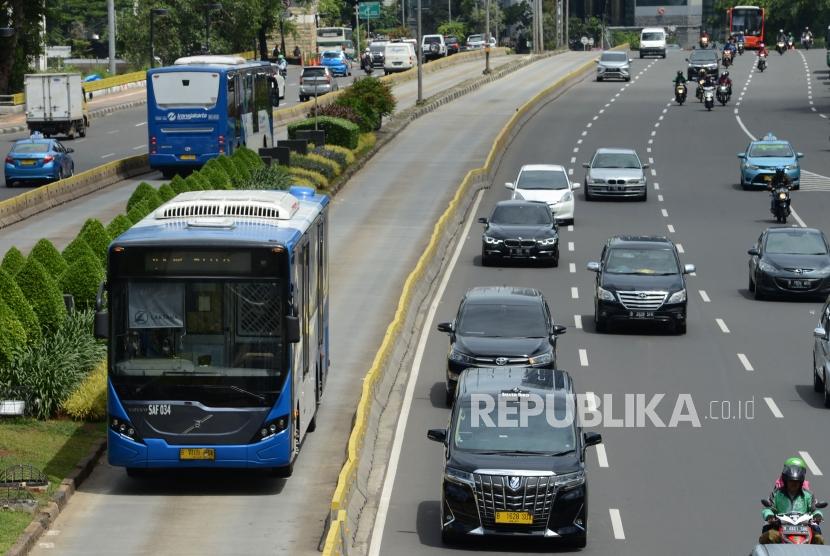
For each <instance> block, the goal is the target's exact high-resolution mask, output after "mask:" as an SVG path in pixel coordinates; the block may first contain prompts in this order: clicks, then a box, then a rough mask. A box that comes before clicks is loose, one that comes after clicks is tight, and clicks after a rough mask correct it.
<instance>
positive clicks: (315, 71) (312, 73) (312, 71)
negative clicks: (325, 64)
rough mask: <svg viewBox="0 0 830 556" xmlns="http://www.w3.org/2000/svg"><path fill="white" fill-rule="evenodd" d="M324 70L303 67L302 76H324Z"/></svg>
mask: <svg viewBox="0 0 830 556" xmlns="http://www.w3.org/2000/svg"><path fill="white" fill-rule="evenodd" d="M325 76H326V70H325V69H323V68H305V69H304V70H303V78H306V77H325Z"/></svg>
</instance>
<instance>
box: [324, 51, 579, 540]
mask: <svg viewBox="0 0 830 556" xmlns="http://www.w3.org/2000/svg"><path fill="white" fill-rule="evenodd" d="M593 67H594V61H593V60H592V61H590V62H588V63H586V64H583V65H582V66H580V67H579V68H577V69H576V70H574V71H572V72H570V73H569V74H567V75H566V76H564V77H563V78H562V79H559V80H558V81H557V82H555V83H553V84H552V85H551V86H549V87H547V88H546V89H544V90H543V91H541V92H539V93H538V94H537V95H535V96H534V97H533V98H532V99H530V100H529V101H528V102H526V103H525V104H524V105H522V106H521V107H520V108H519V109H518V110H517V111H516V113H515V114H514V115H513V116H512V117H511V119H510V120H509V121H508V123H507V124H506V125H505V126H504V127H503V128H502V130H501V131H500V133H499V134H498V136H497V137H496V139H495V141H494V142H493V146H492V147H491V149H490V152H489V154H488V156H487V158H486V161H485V163H484V165H483V166H482V167H480V168H476V169H474V170H471V171H469V172H468V173H467V174H466V176H465V177H464V179H463V180H462V182H461V184H459V186H458V188H457V190H456V193H455V196H454V197H453V199H452V200H451V201H450V203H449V205H448V207H447V208H446V210H445V211H444V213H443V214H442V215H441V217H440V218H439V220H438V222H437V223H436V224H435V227H434V228H433V232H432V235H431V237H430V240H429V243H428V245H427V247H426V248H425V249H424V252H423V254H422V255H421V257H420V259H419V260H418V262H417V264H416V265H415V268H414V269H413V270H412V272H411V273H410V275H409V276H408V278H407V279H406V281H405V283H404V287H403V291H402V293H401V297H400V301H399V303H398V306H397V308H396V311H395V316H394V318H393V319H392V322H391V323H390V324H389V326H388V327H387V330H386V333H385V334H384V337H383V342H382V344H381V347H380V349H379V350H378V352H377V353H376V354H375V357H374V360H373V361H372V364H371V366H370V368H369V371H368V372H367V373H366V375H365V376H364V378H363V385H362V392H361V397H360V400H359V402H358V406H357V410H356V412H355V417H354V425H353V428H352V433H351V435H350V437H349V441H348V445H347V448H346V461H345V463H344V465H343V467H342V469H341V471H340V475H339V477H338V482H337V487H336V488H335V491H334V495H333V496H332V501H331V505H330V514H329V516H328V519H329V527H328V531H327V533H326V534H325V536H324V538H323V540H322V551H323V554H324V555H325V556H333V555H339V554H349V553H350V552H354V553H362V550H360V549H358V550H353V544H354V542H355V540H356V534H357V531H358V525H360V529H361V531H365V530H366V529H367V527H366V524H365V520H369V521H370V523H369V524H368V529H369V530H371V522H373V521H374V511H373V510H374V507H375V505H376V503H377V499H378V498H379V496H380V485H379V484H378V481H374V482H373V481H371V479H370V477H371V476H372V474H373V471H374V472H375V473H376V474H377V467H378V462H382V465H383V466H384V468H385V465H386V461H387V459H388V449H389V447H390V446H391V439H390V438H389V436H390V435H391V434H392V431H389V430H384V429H382V428H381V427H380V422H381V417H382V414H383V412H384V410H385V408H386V405H387V403H388V401H389V399H390V394H391V392H392V391H393V387H395V388H398V387H400V384H401V383H400V382H399V380H400V378H401V376H400V371H401V370H402V369H405V368H408V365H407V364H408V359H411V357H412V354H413V352H414V348H415V344H416V342H417V341H418V334H419V332H420V330H419V328H418V324H419V322H420V318H421V317H422V316H423V312H424V311H425V310H426V306H427V305H428V301H429V299H430V295H431V293H432V291H433V289H434V288H435V287H437V282H438V278H439V275H440V273H441V271H442V268H443V265H444V262H445V260H446V259H447V258H448V257H449V256H450V250H451V248H452V246H453V244H454V242H455V237H456V235H457V233H458V232H459V231H460V230H461V229H462V227H463V225H464V222H465V219H466V217H467V215H468V212H469V210H470V208H471V206H472V204H473V200H474V198H475V196H476V193H477V192H478V191H479V190H480V189H482V188H487V187H490V185H491V184H492V182H493V178H494V174H495V172H496V170H497V168H498V165H499V163H500V159H501V156H502V154H503V153H504V152H505V150H506V147H507V145H509V144H510V142H511V141H512V140H513V138H514V137H515V136H516V134H518V133H519V131H520V130H521V128H522V126H523V124H524V122H526V121H528V120H529V119H530V118H532V117H533V115H534V114H535V113H536V112H538V111H539V110H540V109H541V108H542V107H543V106H544V105H545V104H546V103H547V102H548V101H549V100H550V99H552V98H553V97H554V96H555V95H557V94H558V93H560V92H562V91H563V90H564V89H565V88H566V87H567V86H568V85H569V84H571V83H574V82H576V80H578V79H579V78H582V77H584V76H585V75H586V74H587V73H589V72H590V71H591V70H592V69H593ZM436 107H437V106H436ZM416 108H418V107H416ZM420 108H423V109H426V108H427V107H420ZM431 109H435V107H432V108H431ZM396 383H397V386H396ZM378 438H382V439H383V440H381V441H380V442H378ZM384 440H389V442H388V443H387V445H381V444H382V443H383V441H384ZM382 474H383V473H382V472H381V473H380V475H381V481H379V482H380V483H382ZM370 541H371V539H366V538H365V535H364V538H362V539H361V544H362V546H363V548H365V547H366V546H367V544H366V543H368V542H370Z"/></svg>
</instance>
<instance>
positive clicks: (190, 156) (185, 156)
mask: <svg viewBox="0 0 830 556" xmlns="http://www.w3.org/2000/svg"><path fill="white" fill-rule="evenodd" d="M181 159H182V160H196V155H195V154H183V155H182V156H181Z"/></svg>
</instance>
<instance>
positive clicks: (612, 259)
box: [605, 247, 680, 275]
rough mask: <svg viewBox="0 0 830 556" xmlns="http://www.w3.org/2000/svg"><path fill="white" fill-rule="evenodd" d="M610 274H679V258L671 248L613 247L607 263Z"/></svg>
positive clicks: (606, 267)
mask: <svg viewBox="0 0 830 556" xmlns="http://www.w3.org/2000/svg"><path fill="white" fill-rule="evenodd" d="M605 272H607V273H609V274H646V275H655V274H657V275H668V274H678V273H679V272H680V270H679V269H678V267H677V258H676V257H675V256H674V251H672V250H671V249H632V248H628V247H617V248H614V249H611V252H610V253H609V254H608V260H607V261H606V263H605Z"/></svg>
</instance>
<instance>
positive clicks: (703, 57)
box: [689, 50, 718, 62]
mask: <svg viewBox="0 0 830 556" xmlns="http://www.w3.org/2000/svg"><path fill="white" fill-rule="evenodd" d="M717 59H718V55H717V54H715V51H714V50H695V51H694V52H692V55H691V57H690V58H689V61H691V62H715V61H717Z"/></svg>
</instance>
